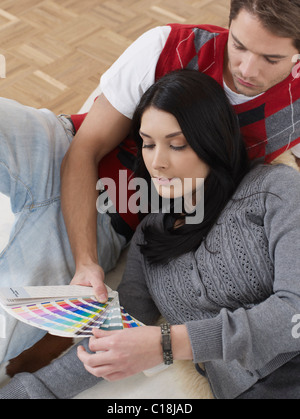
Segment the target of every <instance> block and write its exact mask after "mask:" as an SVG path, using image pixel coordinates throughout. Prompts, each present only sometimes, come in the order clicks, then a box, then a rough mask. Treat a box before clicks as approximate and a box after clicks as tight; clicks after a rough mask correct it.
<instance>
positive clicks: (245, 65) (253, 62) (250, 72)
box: [240, 54, 259, 81]
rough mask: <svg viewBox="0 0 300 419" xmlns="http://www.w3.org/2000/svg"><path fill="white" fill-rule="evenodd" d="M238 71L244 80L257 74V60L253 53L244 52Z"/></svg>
mask: <svg viewBox="0 0 300 419" xmlns="http://www.w3.org/2000/svg"><path fill="white" fill-rule="evenodd" d="M240 72H241V76H242V77H243V79H244V80H245V81H247V80H250V79H254V78H256V77H257V76H258V73H259V69H258V62H257V58H256V57H255V56H254V55H253V54H245V56H244V58H243V60H242V62H241V64H240Z"/></svg>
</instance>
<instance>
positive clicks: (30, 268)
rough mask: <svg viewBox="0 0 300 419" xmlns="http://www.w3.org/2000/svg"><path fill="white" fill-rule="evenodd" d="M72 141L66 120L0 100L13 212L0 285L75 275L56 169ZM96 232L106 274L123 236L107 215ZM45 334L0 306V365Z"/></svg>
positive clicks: (1, 180) (2, 150)
mask: <svg viewBox="0 0 300 419" xmlns="http://www.w3.org/2000/svg"><path fill="white" fill-rule="evenodd" d="M72 139H73V132H72V125H71V123H70V122H69V121H68V120H67V119H66V118H64V117H56V116H55V115H54V114H53V113H52V112H50V111H48V110H36V109H33V108H29V107H25V106H23V105H21V104H19V103H17V102H14V101H12V100H7V99H0V192H1V193H3V194H5V195H7V196H9V197H10V199H11V206H12V211H13V212H14V214H15V223H14V226H13V229H12V231H11V235H10V240H9V243H8V245H7V247H6V248H5V249H4V251H3V252H2V253H1V254H0V287H9V286H21V287H22V286H35V285H64V284H69V283H70V281H71V280H72V277H73V276H74V273H75V264H74V259H73V256H72V252H71V248H70V244H69V240H68V236H67V232H66V228H65V224H64V220H63V215H62V212H61V204H60V167H61V163H62V159H63V157H64V155H65V153H66V151H67V150H68V147H69V145H70V142H71V141H72ZM95 188H96V185H95ZM78 205H80V202H78ZM95 205H96V203H95ZM97 233H98V243H99V245H98V256H99V264H100V265H101V266H102V268H103V269H104V270H105V272H108V271H110V270H111V269H113V268H114V267H115V265H116V263H117V261H118V259H119V257H120V253H121V251H122V249H123V248H124V247H125V245H126V240H125V238H124V237H123V236H121V235H119V234H117V233H116V232H115V230H114V229H113V228H112V226H111V221H110V217H109V216H108V215H100V214H99V215H98V231H97ZM1 331H2V332H1ZM44 335H45V332H44V331H42V330H39V329H36V328H33V327H30V326H26V325H25V324H23V323H20V322H18V321H16V320H15V319H14V318H13V317H11V316H8V315H6V314H5V312H4V311H3V310H2V309H1V308H0V363H1V362H5V361H7V360H9V359H12V358H14V357H15V356H17V355H19V354H20V353H21V352H23V351H24V350H25V349H28V348H29V347H31V346H32V345H33V344H35V343H36V342H37V341H38V340H40V339H41V338H42V337H43V336H44Z"/></svg>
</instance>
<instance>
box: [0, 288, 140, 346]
mask: <svg viewBox="0 0 300 419" xmlns="http://www.w3.org/2000/svg"><path fill="white" fill-rule="evenodd" d="M38 288H44V287H38ZM45 288H47V287H45ZM58 288H59V287H58ZM81 288H83V287H81ZM61 291H62V289H61ZM108 291H109V299H108V302H107V303H106V304H102V303H99V302H98V301H97V299H96V298H95V297H93V296H91V297H71V298H60V299H53V298H51V299H48V300H47V299H46V300H43V301H38V302H36V301H32V302H30V303H27V304H18V305H14V306H7V305H5V304H3V303H2V304H1V306H2V307H3V308H4V309H5V310H6V311H7V312H8V313H9V314H11V315H12V316H14V317H15V318H17V319H18V320H20V321H22V322H23V323H26V324H29V325H30V326H34V327H37V328H39V329H43V330H46V331H48V332H49V333H50V334H53V335H56V336H62V337H72V338H74V337H77V338H83V337H90V336H92V335H93V332H92V331H93V328H98V329H102V330H106V331H111V330H121V329H124V328H132V327H140V326H143V324H142V323H139V322H138V321H136V320H135V319H133V318H132V317H131V316H130V315H129V314H128V313H126V312H125V310H124V309H123V308H121V307H120V303H119V297H118V293H117V292H115V291H112V290H110V289H109V290H108ZM56 292H57V291H56ZM63 292H64V293H65V290H64V291H63ZM36 294H37V295H38V298H39V297H40V296H41V295H42V294H43V296H45V294H46V289H43V290H41V292H40V294H39V293H38V290H36ZM23 295H24V294H23ZM20 297H21V296H20ZM52 297H53V293H52ZM21 298H23V296H22V297H21Z"/></svg>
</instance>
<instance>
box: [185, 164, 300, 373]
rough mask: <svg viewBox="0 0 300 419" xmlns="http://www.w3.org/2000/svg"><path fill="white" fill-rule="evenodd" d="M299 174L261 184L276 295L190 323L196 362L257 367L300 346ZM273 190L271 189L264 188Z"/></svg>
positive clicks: (282, 171)
mask: <svg viewBox="0 0 300 419" xmlns="http://www.w3.org/2000/svg"><path fill="white" fill-rule="evenodd" d="M299 186H300V176H299V174H298V173H297V172H296V171H294V170H293V169H290V168H288V167H284V166H278V167H277V168H274V169H273V170H272V172H270V173H269V174H268V175H267V176H266V178H265V180H264V182H263V185H262V188H261V191H262V193H263V194H262V196H263V197H264V202H263V205H264V207H265V217H264V220H263V221H264V229H265V232H266V235H267V238H268V241H269V254H270V257H271V259H272V261H273V263H274V284H273V294H272V295H271V296H270V297H269V298H267V299H266V300H265V301H263V302H262V303H260V304H258V305H256V306H255V307H253V308H251V309H249V310H246V309H244V308H240V309H238V310H236V311H234V312H231V311H229V310H226V309H223V310H222V311H221V312H220V314H219V315H218V316H216V317H215V318H212V319H208V320H204V321H195V322H191V323H188V324H187V327H188V331H189V336H190V339H191V342H192V347H193V353H194V361H195V362H208V361H214V360H224V361H226V362H231V361H236V360H237V361H238V362H239V363H240V364H241V365H242V366H243V367H244V368H245V369H247V370H249V371H253V372H255V371H257V370H260V369H261V368H263V367H265V366H266V365H268V364H269V363H270V362H272V361H273V360H274V359H276V358H277V357H279V356H280V355H283V354H288V353H294V352H299V351H300V339H295V338H294V337H293V335H292V328H293V326H294V325H293V323H292V319H293V317H294V316H295V315H296V314H299V313H300V282H299V275H300V259H299V254H300V222H299V220H300V188H299ZM264 192H268V193H264Z"/></svg>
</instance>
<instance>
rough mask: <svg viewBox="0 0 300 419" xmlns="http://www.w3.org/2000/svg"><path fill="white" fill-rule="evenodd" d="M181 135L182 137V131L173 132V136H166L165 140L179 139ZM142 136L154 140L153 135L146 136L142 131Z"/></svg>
mask: <svg viewBox="0 0 300 419" xmlns="http://www.w3.org/2000/svg"><path fill="white" fill-rule="evenodd" d="M179 135H182V131H177V132H173V133H172V134H168V135H166V136H165V138H173V137H178V136H179ZM140 136H141V137H146V138H150V139H152V137H151V135H148V134H145V133H144V132H142V131H140Z"/></svg>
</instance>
